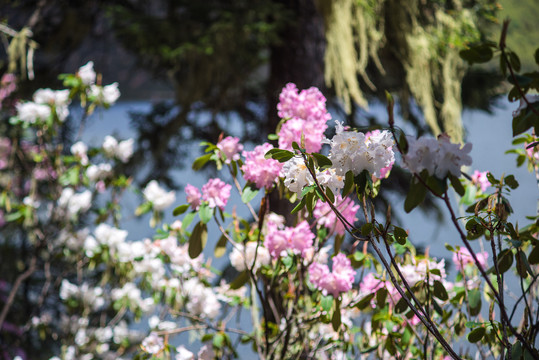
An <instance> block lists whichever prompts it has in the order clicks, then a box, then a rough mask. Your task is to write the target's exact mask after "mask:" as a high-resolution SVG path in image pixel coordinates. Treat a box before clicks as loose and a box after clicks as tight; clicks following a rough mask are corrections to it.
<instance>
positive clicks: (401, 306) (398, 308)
mask: <svg viewBox="0 0 539 360" xmlns="http://www.w3.org/2000/svg"><path fill="white" fill-rule="evenodd" d="M406 309H408V303H407V302H406V300H405V299H404V298H403V297H401V298H400V300H399V301H397V304H396V305H395V313H397V314H400V313H403V312H405V311H406Z"/></svg>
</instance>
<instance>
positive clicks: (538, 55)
mask: <svg viewBox="0 0 539 360" xmlns="http://www.w3.org/2000/svg"><path fill="white" fill-rule="evenodd" d="M534 57H535V63H536V64H537V65H539V48H537V49H536V50H535V54H534Z"/></svg>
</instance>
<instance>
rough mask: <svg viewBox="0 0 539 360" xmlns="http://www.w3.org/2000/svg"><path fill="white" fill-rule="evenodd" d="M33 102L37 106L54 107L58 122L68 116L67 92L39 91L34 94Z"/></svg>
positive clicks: (68, 101)
mask: <svg viewBox="0 0 539 360" xmlns="http://www.w3.org/2000/svg"><path fill="white" fill-rule="evenodd" d="M34 101H35V102H36V103H37V104H43V105H49V106H54V108H55V109H56V115H58V119H59V120H60V121H64V120H65V119H66V118H67V116H68V115H69V107H68V106H69V104H70V102H71V101H70V100H69V90H67V89H66V90H56V91H55V90H51V89H39V90H37V91H36V92H35V93H34Z"/></svg>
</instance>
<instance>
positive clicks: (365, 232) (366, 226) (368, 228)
mask: <svg viewBox="0 0 539 360" xmlns="http://www.w3.org/2000/svg"><path fill="white" fill-rule="evenodd" d="M373 228H374V225H373V224H372V223H366V224H364V225H363V226H362V227H361V235H363V236H368V235H369V234H370V233H371V232H372V229H373Z"/></svg>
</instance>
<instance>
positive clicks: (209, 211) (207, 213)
mask: <svg viewBox="0 0 539 360" xmlns="http://www.w3.org/2000/svg"><path fill="white" fill-rule="evenodd" d="M198 216H200V220H202V222H203V223H204V224H207V223H209V222H210V220H211V218H212V217H213V208H210V207H209V206H208V204H202V205H200V209H199V210H198Z"/></svg>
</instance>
